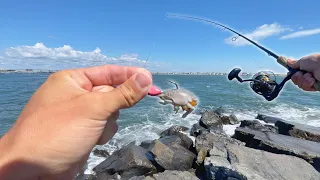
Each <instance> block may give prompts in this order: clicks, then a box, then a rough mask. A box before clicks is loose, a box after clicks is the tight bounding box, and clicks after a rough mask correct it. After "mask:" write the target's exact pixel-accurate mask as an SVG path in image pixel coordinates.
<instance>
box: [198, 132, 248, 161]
mask: <svg viewBox="0 0 320 180" xmlns="http://www.w3.org/2000/svg"><path fill="white" fill-rule="evenodd" d="M228 143H231V144H237V145H240V146H243V145H244V143H243V142H241V141H239V140H237V139H233V138H231V137H229V136H228V135H226V134H223V133H222V134H218V133H205V134H201V135H199V136H197V138H196V140H195V146H196V151H197V152H198V156H197V161H196V162H197V163H198V164H201V163H202V162H203V160H204V159H205V157H206V156H207V154H209V152H210V153H213V154H214V153H216V154H223V153H225V150H224V149H225V145H226V144H228Z"/></svg>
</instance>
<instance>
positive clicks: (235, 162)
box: [204, 144, 320, 180]
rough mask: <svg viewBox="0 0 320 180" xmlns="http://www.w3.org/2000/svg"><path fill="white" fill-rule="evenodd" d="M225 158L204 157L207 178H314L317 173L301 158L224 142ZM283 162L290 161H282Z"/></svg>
mask: <svg viewBox="0 0 320 180" xmlns="http://www.w3.org/2000/svg"><path fill="white" fill-rule="evenodd" d="M226 150H227V158H225V157H220V156H211V157H207V158H206V160H205V163H204V166H205V170H206V175H207V178H206V179H221V180H230V179H238V180H269V179H272V180H301V179H308V180H311V179H312V180H316V179H320V174H319V173H318V172H317V171H316V170H315V169H314V168H313V167H312V166H311V165H310V164H308V163H307V162H306V161H304V160H303V159H300V158H297V157H294V156H288V155H280V154H274V153H269V152H265V151H261V150H256V149H251V148H248V147H244V146H238V145H235V144H227V145H226ZM284 162H290V163H289V164H284Z"/></svg>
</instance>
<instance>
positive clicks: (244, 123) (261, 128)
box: [240, 120, 278, 133]
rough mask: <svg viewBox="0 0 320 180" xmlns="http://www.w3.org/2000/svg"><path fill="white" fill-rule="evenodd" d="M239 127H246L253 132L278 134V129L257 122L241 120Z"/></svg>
mask: <svg viewBox="0 0 320 180" xmlns="http://www.w3.org/2000/svg"><path fill="white" fill-rule="evenodd" d="M240 127H248V128H250V129H253V130H257V131H263V132H273V133H278V128H277V127H274V126H270V125H263V124H262V123H260V122H259V121H257V120H243V121H241V124H240Z"/></svg>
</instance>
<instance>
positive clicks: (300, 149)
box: [234, 127, 320, 172]
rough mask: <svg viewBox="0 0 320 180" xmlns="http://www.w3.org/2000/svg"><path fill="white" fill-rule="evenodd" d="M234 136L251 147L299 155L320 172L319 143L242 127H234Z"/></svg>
mask: <svg viewBox="0 0 320 180" xmlns="http://www.w3.org/2000/svg"><path fill="white" fill-rule="evenodd" d="M234 138H236V139H238V140H241V141H243V142H245V143H246V146H248V147H251V148H255V149H261V150H265V151H269V152H273V153H277V154H287V155H292V156H297V157H300V158H302V159H304V160H306V161H307V162H309V163H310V164H311V165H313V166H314V168H315V169H317V170H318V171H319V172H320V143H317V142H314V141H308V140H304V139H300V138H295V137H291V136H286V135H281V134H275V133H271V132H261V131H256V130H252V129H249V128H242V127H239V128H237V129H236V131H235V136H234ZM290 164H291V163H290Z"/></svg>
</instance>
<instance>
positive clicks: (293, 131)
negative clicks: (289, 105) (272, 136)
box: [275, 120, 320, 142]
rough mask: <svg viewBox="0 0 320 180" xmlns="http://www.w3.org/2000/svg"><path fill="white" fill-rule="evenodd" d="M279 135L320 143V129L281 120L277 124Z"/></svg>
mask: <svg viewBox="0 0 320 180" xmlns="http://www.w3.org/2000/svg"><path fill="white" fill-rule="evenodd" d="M275 126H277V127H278V129H279V133H280V134H283V135H289V136H293V137H297V138H301V139H306V140H310V141H315V142H320V127H314V126H309V125H305V124H300V123H293V122H288V121H285V120H279V121H277V122H276V123H275Z"/></svg>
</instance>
